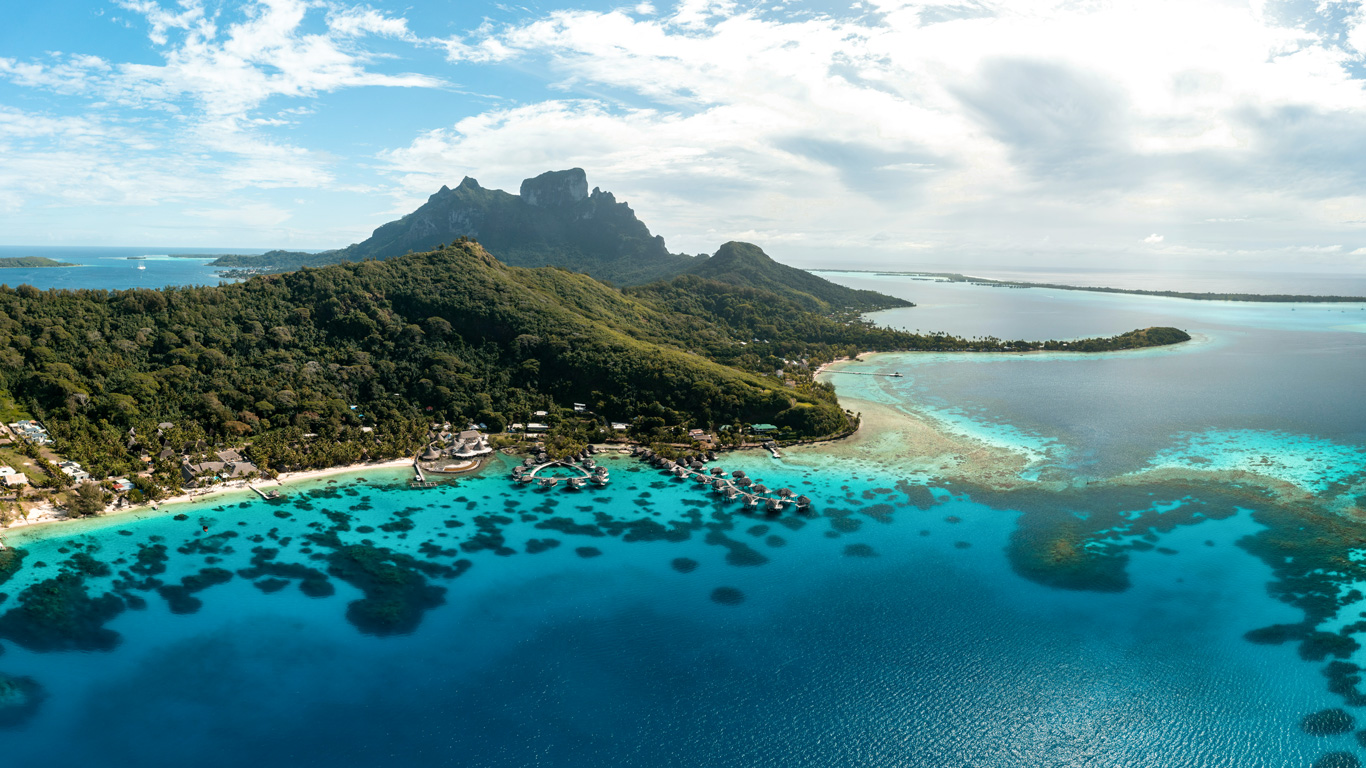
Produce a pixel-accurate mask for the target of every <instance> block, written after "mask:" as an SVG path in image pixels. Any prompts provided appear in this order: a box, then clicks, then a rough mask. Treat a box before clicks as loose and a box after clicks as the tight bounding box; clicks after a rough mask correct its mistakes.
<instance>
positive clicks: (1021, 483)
mask: <svg viewBox="0 0 1366 768" xmlns="http://www.w3.org/2000/svg"><path fill="white" fill-rule="evenodd" d="M1211 341H1213V339H1212V338H1211V337H1209V336H1206V335H1204V334H1192V339H1191V341H1190V342H1181V344H1178V345H1165V346H1163V347H1147V348H1141V349H1153V350H1163V349H1168V348H1169V347H1176V346H1182V345H1187V344H1191V343H1196V344H1206V343H1210V342H1211ZM1141 349H1138V350H1123V351H1126V352H1137V351H1141ZM890 354H915V353H898V352H870V353H864V354H861V355H859V358H860V359H859V360H857V361H856V360H853V359H851V358H843V359H840V360H835V361H832V362H830V363H827V364H825V365H822V366H821V367H820V369H819V370H818V372H817V374H816V375H820V374H821V373H826V372H835V371H837V370H838V367H840V366H842V365H847V364H849V363H853V362H860V363H863V362H868V361H869V359H870V358H871V357H873V356H878V355H890ZM981 354H995V353H981ZM1018 354H1022V355H1032V354H1037V353H1035V352H1025V353H1018ZM1061 354H1064V355H1069V356H1070V355H1073V354H1076V353H1061ZM1094 354H1114V352H1105V353H1094ZM831 369H833V370H831ZM831 383H833V382H831ZM836 392H837V394H838V387H837V388H836ZM840 402H841V404H842V406H843V407H846V408H848V409H849V410H852V411H855V412H856V413H858V414H859V415H860V417H861V418H860V424H859V429H858V430H856V431H855V432H854V433H853V434H852V435H849V436H848V437H846V438H844V439H842V440H833V441H827V442H824V443H819V444H813V445H809V446H793V448H792V452H791V453H790V454H788V455H789V457H790V458H792V459H796V460H797V461H798V462H802V461H803V460H807V461H818V460H819V459H820V458H821V457H822V456H837V457H841V458H847V459H852V460H855V461H863V462H867V463H870V464H872V465H874V466H876V467H878V468H879V469H882V470H896V471H899V472H901V473H904V474H907V475H920V476H922V477H924V478H925V479H927V480H935V481H940V482H945V483H961V484H966V485H970V486H978V487H981V488H985V489H988V490H991V491H995V492H1005V491H1024V490H1044V491H1054V492H1058V491H1065V490H1068V489H1072V488H1080V487H1088V486H1089V487H1105V486H1110V487H1132V486H1139V485H1144V484H1149V483H1199V484H1222V485H1234V486H1237V485H1246V486H1250V487H1252V488H1255V489H1256V490H1257V491H1259V492H1262V493H1264V494H1266V495H1267V496H1268V497H1269V498H1271V499H1272V500H1274V501H1275V502H1276V503H1279V504H1292V505H1294V504H1302V505H1312V506H1316V507H1319V508H1321V509H1324V510H1326V511H1331V512H1333V513H1336V514H1343V515H1346V516H1349V517H1362V516H1366V507H1362V506H1360V505H1359V503H1357V502H1355V501H1354V499H1355V498H1356V495H1358V494H1360V492H1361V491H1362V490H1363V489H1362V488H1360V487H1358V486H1350V487H1343V488H1340V489H1338V490H1337V491H1335V492H1332V493H1329V494H1322V493H1319V492H1316V491H1315V490H1313V489H1311V488H1306V487H1304V486H1302V485H1300V484H1299V483H1297V482H1295V481H1294V480H1293V479H1290V478H1286V477H1281V476H1278V475H1274V474H1268V473H1265V472H1258V471H1256V470H1254V469H1250V468H1245V467H1237V468H1228V469H1202V468H1199V467H1181V466H1156V467H1144V468H1140V469H1135V470H1132V471H1129V472H1124V473H1121V474H1116V475H1111V476H1107V477H1090V476H1086V477H1083V476H1075V477H1066V478H1058V477H1056V476H1055V477H1036V478H1031V477H1026V476H1024V474H1023V473H1024V472H1026V471H1027V470H1028V468H1029V467H1030V466H1031V465H1032V464H1033V462H1032V461H1031V456H1032V450H1031V449H1030V448H1029V447H1028V446H1015V445H1010V444H998V443H993V442H990V441H988V440H986V439H983V438H981V437H979V436H976V435H971V434H964V433H961V432H958V431H955V430H953V429H952V428H950V427H949V426H948V425H946V424H943V423H940V422H939V421H938V420H937V419H936V418H935V417H934V416H933V415H931V414H927V413H921V412H919V411H917V410H916V409H915V408H914V405H913V404H912V403H902V404H900V405H895V404H891V403H883V402H878V401H874V400H865V399H860V398H857V397H852V396H849V395H843V394H842V395H840ZM808 448H812V449H815V450H809V451H808V450H803V449H808Z"/></svg>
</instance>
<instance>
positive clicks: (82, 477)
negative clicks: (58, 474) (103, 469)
mask: <svg viewBox="0 0 1366 768" xmlns="http://www.w3.org/2000/svg"><path fill="white" fill-rule="evenodd" d="M57 468H58V469H60V470H61V471H62V474H64V475H66V476H67V477H69V478H71V481H72V482H73V483H83V482H85V481H86V480H89V479H90V473H89V472H86V471H85V470H84V469H81V465H80V464H77V463H76V462H74V461H63V462H61V463H60V464H58V465H57Z"/></svg>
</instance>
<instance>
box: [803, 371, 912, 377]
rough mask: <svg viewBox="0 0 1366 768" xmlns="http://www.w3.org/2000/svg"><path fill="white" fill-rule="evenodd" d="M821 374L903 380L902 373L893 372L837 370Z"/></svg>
mask: <svg viewBox="0 0 1366 768" xmlns="http://www.w3.org/2000/svg"><path fill="white" fill-rule="evenodd" d="M821 373H842V374H844V375H846V376H885V377H886V378H889V379H899V378H902V376H901V371H893V372H892V373H874V372H872V371H838V370H836V371H829V370H826V371H821Z"/></svg>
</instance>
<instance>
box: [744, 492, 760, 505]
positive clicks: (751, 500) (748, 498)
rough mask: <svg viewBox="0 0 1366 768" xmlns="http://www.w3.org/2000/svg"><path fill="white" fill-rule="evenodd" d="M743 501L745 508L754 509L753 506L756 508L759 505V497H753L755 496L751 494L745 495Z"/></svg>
mask: <svg viewBox="0 0 1366 768" xmlns="http://www.w3.org/2000/svg"><path fill="white" fill-rule="evenodd" d="M744 499H745V506H746V507H754V506H758V504H759V497H758V496H755V495H754V494H752V493H746V494H745V495H744Z"/></svg>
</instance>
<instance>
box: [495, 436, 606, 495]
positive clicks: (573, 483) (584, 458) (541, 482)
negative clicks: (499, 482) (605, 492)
mask: <svg viewBox="0 0 1366 768" xmlns="http://www.w3.org/2000/svg"><path fill="white" fill-rule="evenodd" d="M594 453H597V451H596V449H594V448H593V446H591V445H590V446H588V448H586V449H585V450H584V451H583V452H582V453H579V454H575V455H573V456H569V457H566V458H563V459H551V458H549V457H547V456H546V455H545V454H544V453H541V454H537V455H536V456H534V457H530V456H529V457H527V458H526V459H525V460H524V461H523V462H522V464H521V465H520V466H516V467H513V468H512V480H513V482H516V483H521V484H522V485H532V484H535V485H536V486H537V487H539V488H544V489H546V490H549V489H551V488H554V487H556V486H558V485H559V484H560V480H561V478H558V477H541V478H538V477H536V475H538V474H540V473H541V472H543V471H545V470H548V469H552V468H557V467H558V468H561V469H567V470H570V471H571V472H575V473H577V474H576V476H574V477H569V478H564V479H565V481H566V487H567V488H568V489H569V490H571V491H581V490H583V489H584V488H585V487H587V486H588V485H590V484H591V485H595V486H598V487H602V486H604V485H607V483H608V482H609V481H610V478H609V476H608V472H607V467H600V466H598V465H597V462H596V461H594V460H593V458H592V454H594Z"/></svg>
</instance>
